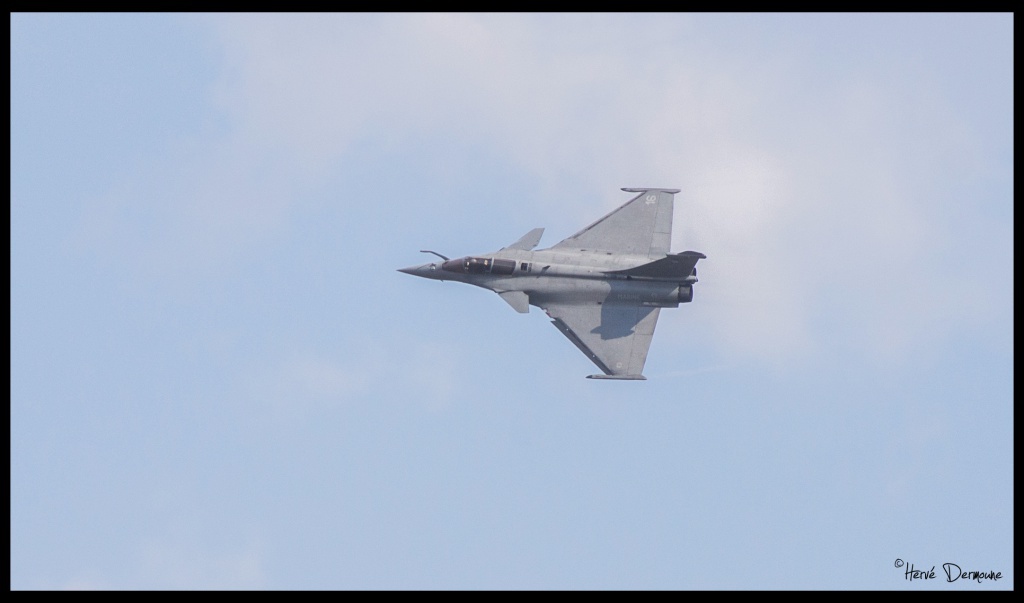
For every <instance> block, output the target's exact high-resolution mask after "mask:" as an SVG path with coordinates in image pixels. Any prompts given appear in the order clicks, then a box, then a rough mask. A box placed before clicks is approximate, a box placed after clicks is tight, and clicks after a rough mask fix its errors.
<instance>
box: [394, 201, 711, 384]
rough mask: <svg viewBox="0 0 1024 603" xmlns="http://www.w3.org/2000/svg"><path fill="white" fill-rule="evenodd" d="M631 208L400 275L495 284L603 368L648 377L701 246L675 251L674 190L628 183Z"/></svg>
mask: <svg viewBox="0 0 1024 603" xmlns="http://www.w3.org/2000/svg"><path fill="white" fill-rule="evenodd" d="M622 190H624V191H626V192H627V193H637V195H636V196H635V197H633V198H632V199H630V200H629V201H627V202H626V203H625V204H624V205H622V206H621V207H619V208H618V209H616V210H615V211H613V212H611V213H610V214H608V215H606V216H604V217H603V218H601V219H600V220H598V221H597V222H594V223H593V224H591V225H590V226H587V227H586V228H584V229H583V230H581V231H579V232H577V233H576V234H574V235H572V236H571V237H569V238H567V239H565V240H564V241H562V242H560V243H558V244H557V245H555V246H553V247H550V248H548V249H540V250H537V251H534V250H533V248H534V247H536V246H537V244H538V243H540V238H541V235H542V234H543V233H544V229H543V228H535V229H533V230H531V231H530V232H528V233H526V234H525V235H523V237H522V238H521V239H519V240H518V241H516V242H515V243H512V244H511V245H509V246H508V247H503V248H501V249H499V250H498V251H495V252H494V253H485V254H482V255H474V256H466V257H461V258H458V259H454V260H453V259H449V258H448V257H447V256H444V255H441V254H440V253H437V252H436V251H430V250H421V251H422V252H423V253H432V254H434V255H436V256H437V257H439V258H440V259H441V261H440V262H431V263H429V264H422V265H419V266H410V267H408V268H401V269H399V271H400V272H404V273H406V274H412V275H414V276H422V277H424V278H429V279H434V280H440V281H459V282H462V283H468V284H470V285H476V286H477V287H483V288H484V289H489V290H491V291H494V292H495V293H497V294H498V295H500V296H501V298H502V299H503V300H505V301H506V302H508V304H509V305H510V306H512V307H513V308H514V309H515V310H516V311H517V312H522V313H524V314H525V313H527V312H529V311H530V306H537V307H538V308H541V309H542V310H544V311H545V312H546V313H547V315H548V317H549V318H550V319H551V322H552V324H554V325H555V327H556V328H557V329H558V330H559V331H561V332H562V334H563V335H565V336H566V337H568V338H569V341H571V342H573V344H575V345H576V347H578V348H579V349H580V351H581V352H583V353H584V354H585V355H586V357H587V358H589V359H590V361H591V362H593V363H594V364H596V365H597V368H599V369H601V371H602V373H603V374H601V375H589V376H588V378H589V379H634V380H643V379H646V377H644V376H643V370H644V363H646V362H647V350H648V349H649V348H650V347H651V338H652V337H653V336H654V327H655V326H657V324H658V313H659V312H660V311H661V309H662V308H678V307H679V304H681V303H684V304H685V303H689V302H690V301H692V300H693V285H694V283H696V282H697V268H696V265H697V261H698V260H702V259H705V258H706V257H707V256H705V255H704V254H703V253H699V252H697V251H683V252H681V253H670V252H669V246H670V244H671V241H672V210H673V199H674V195H675V194H676V193H678V192H679V189H674V188H624V189H622Z"/></svg>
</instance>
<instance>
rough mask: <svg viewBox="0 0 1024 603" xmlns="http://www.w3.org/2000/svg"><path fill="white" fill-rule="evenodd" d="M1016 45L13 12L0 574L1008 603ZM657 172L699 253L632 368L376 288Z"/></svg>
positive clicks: (367, 19) (900, 18) (929, 34)
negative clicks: (971, 576)
mask: <svg viewBox="0 0 1024 603" xmlns="http://www.w3.org/2000/svg"><path fill="white" fill-rule="evenodd" d="M1012 51H1013V19H1012V16H1011V15H1007V14H1001V15H994V14H981V15H978V14H968V15H955V14H944V15H683V14H668V15H617V14H616V15H585V16H573V15H532V14H516V15H493V14H488V15H473V14H415V15H375V14H359V15H266V14H261V15H148V14H147V15H131V14H120V15H90V14H75V15H59V14H41V15H40V14H13V15H12V16H11V587H12V588H14V589H65V588H68V589H76V588H100V589H140V588H142V589H150V588H157V589H162V588H189V589H194V588H200V589H207V588H257V589H259V588H269V589H365V588H369V589H377V588H397V589H434V588H443V589H479V588H498V589H520V588H540V589H693V588H704V589H706V588H712V589H752V588H754V589H757V588H768V589H776V588H795V589H834V588H837V589H844V588H854V589H865V588H867V589H897V590H900V589H907V590H917V589H933V588H934V589H939V590H977V589H989V588H997V589H1004V588H1012V587H1013V584H1014V576H1013V535H1012V534H1013V485H1012V477H1013V461H1012V454H1013V428H1012V420H1013V403H1012V399H1013V381H1012V376H1011V375H1012V360H1013V337H1012V331H1013V329H1012V327H1013V255H1012V242H1013V227H1012V222H1013V203H1012V198H1013V176H1012V173H1013V172H1012V166H1013V136H1012V132H1013V109H1012V107H1013V61H1012ZM639 186H658V187H677V188H680V189H681V191H682V192H681V193H680V194H679V195H677V196H676V213H675V230H674V233H673V249H675V250H683V249H695V250H698V251H701V252H703V253H705V254H707V256H708V258H707V260H705V261H702V263H701V271H700V276H701V281H700V283H699V284H698V285H697V287H696V292H695V298H694V301H693V303H692V304H689V305H684V306H682V307H681V308H679V309H678V310H666V311H664V312H662V314H661V319H660V321H659V326H658V331H657V333H656V335H655V338H654V343H653V345H652V347H651V351H650V356H649V359H648V362H647V366H646V369H645V374H646V375H647V377H648V381H646V382H623V383H618V382H603V381H593V380H587V379H584V376H585V375H588V374H590V373H592V372H594V368H593V366H592V365H590V363H589V361H587V359H586V358H585V357H583V356H582V355H581V354H580V353H579V352H578V351H577V350H576V349H575V348H574V347H573V346H572V345H571V344H570V343H569V342H568V341H566V340H565V338H564V337H563V336H562V335H560V334H559V333H558V332H557V331H556V330H555V329H554V328H553V327H551V326H550V325H548V324H547V323H548V321H547V319H546V318H545V317H544V316H543V313H542V312H540V311H539V310H537V309H533V311H532V312H531V313H530V314H529V315H526V316H523V315H520V314H517V313H515V312H513V311H512V310H511V309H510V308H509V307H507V305H506V304H505V303H504V302H503V301H501V300H500V299H499V298H498V297H497V296H494V295H493V294H489V293H487V292H485V291H482V290H480V289H476V288H472V287H466V286H462V285H459V284H457V283H438V282H431V281H425V280H422V279H415V278H412V277H409V276H407V275H404V274H401V273H398V272H396V271H395V269H396V268H399V267H403V266H408V265H410V264H414V263H419V262H421V261H425V260H423V257H424V256H421V254H419V253H418V250H420V249H436V250H438V251H440V252H441V253H445V254H447V255H452V256H457V255H467V254H472V253H482V252H488V251H493V250H495V249H497V248H499V247H502V246H504V245H507V244H509V243H510V242H512V241H514V240H516V239H517V238H518V237H520V236H521V235H522V234H524V233H525V232H527V231H528V230H530V229H531V228H534V227H538V226H543V227H546V228H547V230H546V233H545V236H544V239H543V240H542V242H541V247H546V246H549V245H552V244H554V243H556V242H557V241H559V240H560V239H562V238H564V237H566V236H568V235H570V234H572V233H574V232H576V231H577V230H578V229H579V228H580V227H582V226H584V225H586V224H588V223H590V222H591V221H593V220H594V219H596V218H598V217H600V216H601V215H603V214H604V213H606V212H607V211H609V210H610V209H612V208H614V207H616V206H617V205H619V204H621V203H623V202H625V201H626V200H627V199H628V198H629V195H628V194H627V193H622V192H621V191H619V188H620V187H639ZM897 559H899V560H902V561H904V562H909V563H912V564H913V565H914V566H915V568H920V569H928V568H930V567H932V566H934V567H935V569H936V572H937V577H936V578H935V579H932V580H913V581H911V580H907V579H906V575H905V573H904V569H900V568H897V567H896V565H897V563H898V562H897ZM947 562H949V563H956V564H957V565H959V566H960V567H962V568H963V569H964V570H965V571H967V570H983V571H1001V572H1002V576H1003V578H1002V579H1001V580H998V581H996V582H985V583H982V584H978V583H977V582H969V581H966V580H959V581H957V582H953V583H949V582H947V581H946V580H945V578H944V574H943V573H942V564H943V563H947Z"/></svg>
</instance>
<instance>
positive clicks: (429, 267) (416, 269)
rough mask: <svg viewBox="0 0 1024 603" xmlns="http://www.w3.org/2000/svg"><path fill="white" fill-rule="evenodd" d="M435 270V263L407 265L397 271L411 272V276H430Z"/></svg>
mask: <svg viewBox="0 0 1024 603" xmlns="http://www.w3.org/2000/svg"><path fill="white" fill-rule="evenodd" d="M436 270H437V265H436V264H420V265H419V266H409V267H408V268H399V269H398V271H399V272H404V273H406V274H411V275H413V276H422V277H425V278H430V277H431V276H432V275H433V274H434V273H435V271H436Z"/></svg>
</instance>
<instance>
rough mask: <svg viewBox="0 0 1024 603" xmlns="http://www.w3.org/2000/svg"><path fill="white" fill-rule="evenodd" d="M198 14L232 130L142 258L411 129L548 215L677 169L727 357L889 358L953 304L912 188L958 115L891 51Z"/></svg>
mask: <svg viewBox="0 0 1024 603" xmlns="http://www.w3.org/2000/svg"><path fill="white" fill-rule="evenodd" d="M202 22H204V23H207V24H209V25H210V31H211V34H212V35H213V36H214V37H215V39H216V40H217V41H218V42H219V44H220V45H221V48H222V50H223V56H224V65H225V68H224V72H223V78H222V79H221V80H220V82H219V83H218V85H217V91H216V99H217V103H218V106H220V107H221V108H222V110H223V111H224V113H225V115H226V116H227V121H228V123H230V124H231V126H232V127H231V129H230V132H229V133H228V134H227V135H226V137H225V138H224V139H223V140H222V141H220V142H219V143H218V144H217V145H215V146H214V147H211V148H207V149H206V150H205V151H203V152H201V156H202V157H203V160H201V161H197V162H196V165H193V167H191V168H188V169H189V170H194V173H192V174H190V175H191V177H187V178H182V180H184V181H187V182H189V183H190V184H188V185H177V186H172V187H171V191H172V192H170V193H165V194H164V196H163V197H161V198H162V199H164V201H163V203H164V204H165V205H164V206H162V207H161V206H160V205H157V206H156V207H157V208H156V209H155V210H154V211H155V212H156V214H157V216H158V217H163V218H167V220H166V221H165V222H166V223H167V224H169V226H164V227H160V228H162V230H160V229H159V228H158V231H159V233H160V234H162V236H163V245H162V246H161V247H160V248H159V249H160V253H161V254H163V255H162V256H161V259H162V263H163V265H166V266H172V267H173V266H181V265H204V264H205V263H207V262H209V261H210V259H209V258H210V256H216V255H217V254H218V253H221V254H223V253H229V254H232V255H233V256H238V255H239V254H241V253H242V252H243V251H244V249H245V248H246V246H247V245H252V244H253V243H254V242H255V241H258V240H261V239H265V238H266V237H268V236H272V234H273V233H274V232H275V231H276V230H277V229H280V228H281V225H282V224H284V223H287V220H288V216H289V215H290V214H291V213H292V212H294V211H295V210H296V208H298V207H301V204H302V200H301V199H302V197H303V196H302V195H301V194H299V193H300V191H302V190H311V189H312V188H315V187H316V186H317V184H316V183H317V182H320V181H323V180H324V179H325V178H327V177H328V175H329V174H330V173H331V171H332V170H336V169H339V166H340V165H341V164H342V162H343V157H344V156H345V154H346V153H347V152H350V149H351V148H352V145H353V144H355V143H357V142H365V141H373V143H374V144H376V145H379V146H380V147H381V148H389V147H393V148H399V147H400V146H401V145H402V144H403V143H404V141H406V140H409V139H413V138H416V137H417V136H428V137H430V139H432V140H436V141H437V143H438V144H445V143H446V142H448V141H451V140H455V141H458V142H460V144H464V145H469V147H470V148H472V145H481V146H484V147H486V148H489V149H494V150H496V152H497V153H499V154H504V155H505V156H506V157H507V158H508V160H509V161H510V162H511V164H512V165H514V166H516V168H515V169H518V170H523V171H525V172H527V173H528V174H530V175H531V177H533V178H535V179H536V180H537V182H538V183H540V186H539V190H538V192H537V197H536V198H537V199H553V200H554V201H551V202H550V203H548V204H546V207H544V208H543V210H542V211H547V210H553V211H555V215H556V216H557V219H558V220H560V221H561V223H559V224H549V227H554V228H551V230H554V231H557V230H559V229H560V228H564V229H565V230H567V231H570V232H571V231H572V230H573V229H575V228H578V227H579V226H580V225H582V224H584V223H586V222H587V221H589V220H592V219H594V218H595V217H596V216H598V215H601V213H603V212H604V211H606V210H607V209H610V208H611V207H614V205H616V204H618V203H621V202H622V201H623V197H622V194H621V193H619V192H618V190H617V189H618V187H620V186H643V185H657V186H678V187H679V188H681V189H682V190H683V193H682V194H681V195H679V198H678V200H679V203H678V204H677V232H676V235H675V236H676V240H675V242H674V245H675V247H676V248H687V249H697V250H700V251H703V252H705V253H707V254H708V256H709V257H708V260H707V261H706V262H704V263H703V264H702V266H701V270H702V283H701V285H699V287H700V288H701V292H700V294H699V295H700V297H699V300H701V301H700V302H699V303H713V304H714V306H715V310H714V313H713V320H714V328H715V331H716V333H717V337H716V340H717V341H718V342H719V343H720V344H721V346H722V350H723V351H724V352H725V353H726V354H728V355H737V356H745V357H753V358H758V359H761V360H768V361H771V362H788V361H791V360H795V359H797V358H808V357H810V356H811V355H813V353H815V352H820V350H821V348H822V347H823V346H828V345H830V344H831V343H832V342H833V341H834V340H835V339H836V337H837V335H838V336H840V337H844V338H846V340H847V342H848V343H852V345H853V346H854V347H855V348H857V349H858V350H859V352H860V353H861V354H863V355H865V356H869V357H874V356H886V355H888V356H887V357H888V358H889V359H894V358H900V357H904V356H905V355H906V354H907V353H908V351H909V350H913V349H914V348H915V347H917V346H920V345H922V342H924V341H931V340H932V338H933V337H934V333H936V332H937V331H938V332H944V330H945V326H944V325H948V324H950V323H952V322H954V321H955V319H956V318H957V317H958V316H960V315H961V314H962V313H963V311H964V309H963V307H962V306H961V305H959V302H956V301H952V300H950V299H949V298H944V297H942V296H940V295H934V294H933V292H935V291H938V290H941V288H942V287H943V285H944V283H945V281H944V279H945V278H946V275H944V274H943V273H942V268H943V264H942V263H941V262H940V261H938V260H937V259H936V258H937V257H938V256H940V255H941V254H942V253H948V252H949V248H948V245H946V244H945V243H944V241H945V240H946V238H947V237H948V236H949V232H948V230H946V227H947V225H944V224H942V223H940V222H939V221H937V220H936V219H935V216H936V212H938V211H941V209H940V207H941V206H940V205H937V204H936V200H935V197H936V196H940V195H942V194H943V191H942V185H941V184H939V183H941V182H944V181H948V180H947V179H948V178H950V177H951V176H950V172H954V173H955V172H956V171H957V170H958V169H960V170H967V171H968V173H969V171H970V170H971V169H973V168H971V167H963V168H958V167H957V166H977V165H979V164H981V163H983V161H982V160H980V159H979V157H978V156H977V155H978V150H977V148H975V147H974V146H972V145H971V144H969V143H970V142H971V138H970V135H969V128H967V127H966V126H965V124H964V120H965V119H967V116H963V115H958V114H956V113H955V112H953V111H951V110H950V108H949V107H948V106H947V105H946V104H944V103H943V101H942V99H941V97H939V98H936V97H935V96H936V95H935V94H933V93H934V92H935V90H934V89H932V88H930V87H929V84H930V81H929V80H928V78H927V77H926V76H918V75H916V74H917V72H916V71H914V70H913V69H912V68H911V67H912V66H913V63H912V62H908V63H906V64H901V63H900V61H899V58H900V57H899V56H896V57H893V58H892V60H891V61H890V62H888V63H887V64H885V65H880V64H877V63H870V62H869V63H864V64H858V65H857V68H856V69H850V70H848V71H838V72H834V73H828V72H825V71H823V70H822V69H821V68H820V66H816V65H815V64H814V63H813V57H810V58H809V57H808V56H805V54H804V53H802V52H801V50H803V49H801V48H797V49H796V50H794V51H792V52H791V53H790V54H787V52H786V51H778V52H774V53H772V54H770V55H767V56H763V57H757V58H754V59H748V60H747V62H742V61H739V60H737V59H736V58H735V57H730V56H727V55H722V54H716V53H715V52H713V51H712V50H711V49H712V48H714V46H710V45H709V43H708V40H709V39H712V38H714V37H715V35H716V33H715V31H702V30H701V26H700V24H699V23H698V24H696V25H695V24H694V21H693V20H692V19H689V18H679V19H678V20H674V19H673V18H665V17H652V18H643V19H639V18H638V19H637V20H631V21H630V23H629V24H628V25H629V27H627V28H626V29H627V30H629V31H623V28H622V26H620V25H619V23H618V22H617V17H616V18H613V17H608V18H601V17H594V16H591V17H587V18H584V19H583V20H579V21H577V20H575V19H572V18H568V17H563V16H557V17H548V16H532V15H527V16H521V15H516V16H506V15H502V16H488V15H467V14H426V15H423V14H412V15H399V16H387V15H312V16H307V15H243V16H216V17H210V18H204V19H203V20H202ZM567 25H576V26H574V27H569V26H567ZM638 26H639V27H638ZM707 27H713V28H719V27H722V22H716V23H715V24H713V25H708V26H707ZM633 28H636V31H635V32H633V31H632V29H633ZM865 60H868V59H865ZM872 60H874V59H872ZM808 78H814V79H813V81H808ZM510 169H511V168H510ZM961 173H963V172H961ZM566 187H573V189H574V190H573V193H572V194H568V195H567V194H566V192H565V189H566ZM141 194H142V191H136V192H133V193H132V196H134V197H137V196H140V195H141ZM585 198H591V199H594V202H593V203H591V202H587V203H586V204H584V203H581V202H580V201H578V200H579V199H585ZM599 205H600V207H598V206H599ZM544 217H545V216H544V215H538V217H537V219H538V220H540V219H543V218H544ZM547 217H548V218H549V219H550V218H551V215H550V214H548V216H547ZM186 235H187V236H186ZM224 249H227V250H229V251H223V250H224ZM218 250H219V251H218ZM158 263H159V262H158ZM214 263H215V262H214ZM170 269H172V268H168V270H170ZM833 327H834V328H833ZM321 368H322V367H321ZM300 372H301V371H300ZM311 374H312V373H309V374H306V377H310V375H311ZM320 377H321V378H323V379H322V380H321V381H320V387H327V386H328V385H325V384H330V383H341V382H345V383H350V382H351V381H352V379H351V378H347V377H346V378H344V379H342V378H341V377H338V376H337V375H335V376H334V377H330V376H327V377H325V376H324V375H320ZM300 381H301V379H300ZM314 381H315V379H314ZM339 387H340V386H339Z"/></svg>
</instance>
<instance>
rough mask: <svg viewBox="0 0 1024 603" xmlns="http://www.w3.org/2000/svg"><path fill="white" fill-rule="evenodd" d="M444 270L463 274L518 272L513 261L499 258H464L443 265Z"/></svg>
mask: <svg viewBox="0 0 1024 603" xmlns="http://www.w3.org/2000/svg"><path fill="white" fill-rule="evenodd" d="M441 269H442V270H447V271H448V272H461V273H463V274H487V273H490V274H499V275H505V274H512V273H513V272H515V270H516V263H515V261H513V260H501V259H497V258H474V257H468V256H467V257H464V258H458V259H454V260H448V261H447V262H445V263H443V264H441Z"/></svg>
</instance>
